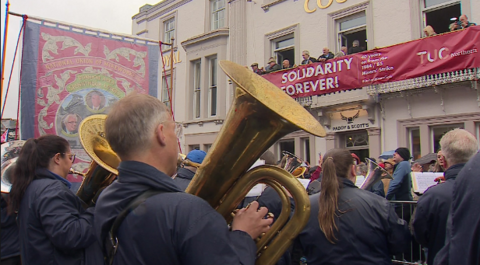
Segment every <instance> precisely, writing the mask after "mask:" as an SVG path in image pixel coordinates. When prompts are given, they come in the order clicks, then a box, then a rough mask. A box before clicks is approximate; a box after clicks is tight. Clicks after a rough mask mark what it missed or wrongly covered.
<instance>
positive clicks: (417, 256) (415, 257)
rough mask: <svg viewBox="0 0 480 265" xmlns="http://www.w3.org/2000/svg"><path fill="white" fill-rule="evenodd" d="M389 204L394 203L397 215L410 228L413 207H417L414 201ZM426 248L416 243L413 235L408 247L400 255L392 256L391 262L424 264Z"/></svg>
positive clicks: (410, 264) (409, 264)
mask: <svg viewBox="0 0 480 265" xmlns="http://www.w3.org/2000/svg"><path fill="white" fill-rule="evenodd" d="M390 203H391V204H393V205H395V212H396V213H397V215H398V217H400V218H402V219H403V220H405V221H406V222H407V223H408V227H409V228H410V231H412V229H411V222H410V221H411V219H412V217H413V216H414V213H415V208H416V207H417V202H416V201H390ZM425 250H426V249H425V248H424V247H423V246H421V245H420V244H418V242H417V241H416V240H415V238H414V237H413V233H412V237H411V241H410V242H409V245H408V248H407V249H406V250H405V252H403V253H402V254H401V255H396V256H393V259H392V263H393V264H408V265H414V264H415V265H418V264H426V259H427V257H426V255H427V253H426V251H425Z"/></svg>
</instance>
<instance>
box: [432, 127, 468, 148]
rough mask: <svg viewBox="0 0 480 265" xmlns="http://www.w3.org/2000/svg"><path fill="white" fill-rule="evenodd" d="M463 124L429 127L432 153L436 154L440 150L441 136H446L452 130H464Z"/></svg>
mask: <svg viewBox="0 0 480 265" xmlns="http://www.w3.org/2000/svg"><path fill="white" fill-rule="evenodd" d="M463 127H464V126H463V124H450V125H447V126H435V127H431V131H430V132H431V134H432V136H431V137H432V142H433V143H432V147H433V150H432V151H433V152H434V153H436V152H438V150H440V139H442V136H443V135H444V134H446V133H447V132H449V131H451V130H453V129H457V128H460V129H464V128H463Z"/></svg>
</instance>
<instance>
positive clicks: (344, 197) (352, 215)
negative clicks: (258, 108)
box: [297, 149, 409, 265]
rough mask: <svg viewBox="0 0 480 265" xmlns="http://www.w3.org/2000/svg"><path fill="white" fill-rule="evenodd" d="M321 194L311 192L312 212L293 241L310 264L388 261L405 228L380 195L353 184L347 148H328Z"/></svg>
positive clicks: (399, 250) (402, 239)
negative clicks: (295, 240) (298, 245)
mask: <svg viewBox="0 0 480 265" xmlns="http://www.w3.org/2000/svg"><path fill="white" fill-rule="evenodd" d="M322 168H323V177H322V181H321V190H320V193H317V194H315V195H312V196H310V204H311V214H310V219H309V221H308V223H307V225H306V227H305V229H304V230H303V231H302V233H300V235H299V236H298V238H297V240H298V242H299V243H300V245H301V247H302V249H303V252H304V254H305V257H306V258H307V263H308V265H317V264H365V265H367V264H368V265H371V264H389V265H390V264H392V262H391V255H393V254H398V253H402V252H403V250H404V247H405V246H406V244H407V239H408V237H409V232H408V228H407V225H406V223H405V222H404V221H403V220H402V219H400V218H398V217H397V215H396V214H395V209H394V207H393V206H391V205H390V203H389V202H388V201H387V200H385V199H384V198H382V197H380V196H378V195H375V194H373V193H371V192H368V191H364V190H360V189H358V188H357V187H356V186H355V184H354V183H355V179H356V175H355V165H354V164H353V159H352V156H351V154H350V152H349V151H348V150H346V149H332V150H330V151H328V152H327V153H326V154H325V156H324V158H323V163H322Z"/></svg>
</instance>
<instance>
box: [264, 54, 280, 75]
mask: <svg viewBox="0 0 480 265" xmlns="http://www.w3.org/2000/svg"><path fill="white" fill-rule="evenodd" d="M268 66H269V68H268V70H266V71H265V73H267V74H268V73H271V72H275V71H278V70H282V67H280V65H279V64H277V62H276V61H275V58H273V57H272V58H270V60H268Z"/></svg>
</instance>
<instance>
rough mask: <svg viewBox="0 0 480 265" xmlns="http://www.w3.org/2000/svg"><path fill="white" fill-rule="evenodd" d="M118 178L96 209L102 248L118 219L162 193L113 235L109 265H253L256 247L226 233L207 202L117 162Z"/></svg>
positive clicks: (142, 167) (144, 168)
mask: <svg viewBox="0 0 480 265" xmlns="http://www.w3.org/2000/svg"><path fill="white" fill-rule="evenodd" d="M118 171H119V175H118V178H117V180H116V181H114V182H113V183H112V184H111V185H110V186H109V187H107V188H106V189H105V190H104V191H103V192H102V194H101V195H100V197H99V199H98V201H97V206H96V207H95V208H96V209H95V233H96V235H97V238H98V239H99V240H100V242H104V240H105V238H106V236H107V235H108V231H109V230H110V229H111V226H112V223H113V222H114V220H115V218H116V217H117V215H118V214H119V213H120V212H121V211H122V210H123V209H124V208H125V207H126V206H127V205H128V203H129V202H130V201H131V200H133V199H134V198H136V197H137V196H139V195H140V194H142V193H143V192H144V191H146V190H149V189H154V190H161V191H163V192H162V193H160V194H157V195H154V196H152V197H150V198H148V199H147V200H146V201H145V202H144V203H142V204H140V206H138V207H137V208H136V209H135V210H134V211H132V212H131V213H130V214H128V215H127V216H126V218H125V219H124V220H123V222H122V224H121V225H120V227H119V229H118V239H119V242H120V243H119V246H118V251H117V253H116V255H115V257H114V264H117V265H118V264H128V265H131V264H135V265H140V264H169V265H177V264H184V265H187V264H195V265H202V264H205V265H207V264H208V265H210V264H254V263H255V252H256V247H255V243H254V241H253V240H252V238H251V237H250V236H249V235H248V234H247V233H245V232H242V231H233V232H230V231H229V230H228V227H227V224H226V222H225V219H223V217H222V216H221V215H220V214H219V213H218V212H216V211H215V210H214V209H213V208H212V207H211V206H210V205H209V204H208V203H207V202H206V201H204V200H202V199H200V198H199V197H196V196H193V195H191V194H187V193H184V192H183V191H182V190H181V189H180V188H179V187H177V185H176V184H175V182H174V180H173V179H171V178H170V177H169V176H167V175H165V174H164V173H162V172H160V171H158V170H157V169H155V168H154V167H152V166H149V165H147V164H144V163H141V162H136V161H125V162H121V163H120V166H119V167H118Z"/></svg>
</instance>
